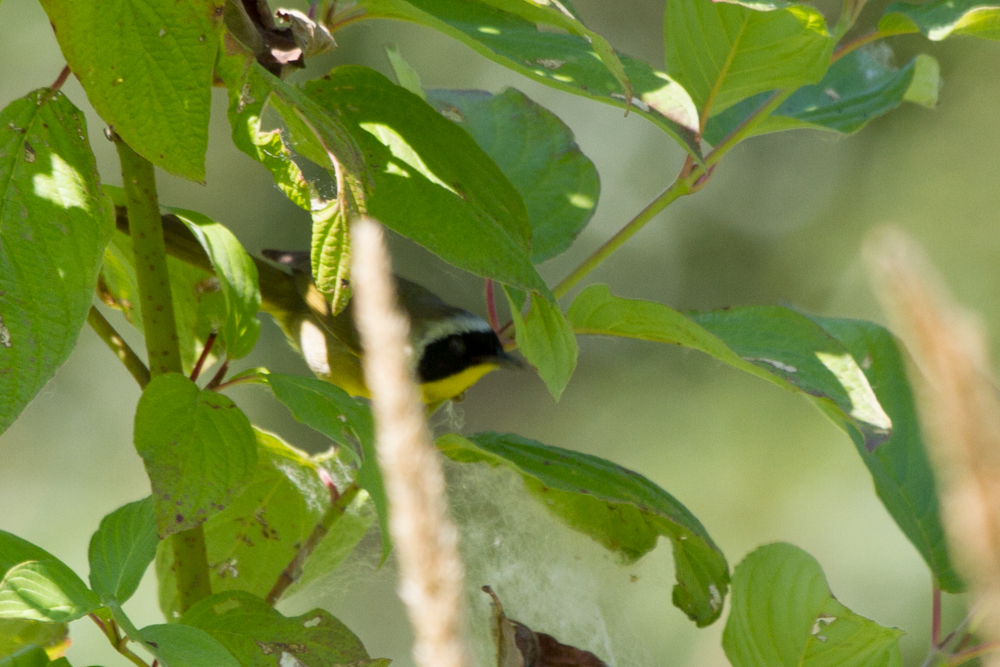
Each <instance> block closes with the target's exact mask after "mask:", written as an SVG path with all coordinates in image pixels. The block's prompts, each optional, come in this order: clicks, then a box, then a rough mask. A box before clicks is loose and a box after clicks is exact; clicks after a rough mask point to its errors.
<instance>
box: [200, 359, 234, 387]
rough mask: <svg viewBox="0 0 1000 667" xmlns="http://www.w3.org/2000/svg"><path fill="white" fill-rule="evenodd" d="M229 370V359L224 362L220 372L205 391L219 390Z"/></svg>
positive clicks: (207, 385)
mask: <svg viewBox="0 0 1000 667" xmlns="http://www.w3.org/2000/svg"><path fill="white" fill-rule="evenodd" d="M228 370H229V359H226V360H225V361H223V362H222V365H221V366H219V370H218V371H217V372H216V373H215V376H214V377H213V378H212V379H211V380H209V381H208V384H206V385H205V389H211V390H213V391H214V390H215V389H218V387H219V385H220V384H222V380H223V379H225V377H226V371H228Z"/></svg>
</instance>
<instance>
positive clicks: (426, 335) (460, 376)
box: [258, 250, 520, 406]
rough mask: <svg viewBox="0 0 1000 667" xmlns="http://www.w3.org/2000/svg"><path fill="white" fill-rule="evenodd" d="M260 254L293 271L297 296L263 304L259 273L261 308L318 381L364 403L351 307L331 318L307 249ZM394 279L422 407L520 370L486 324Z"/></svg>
mask: <svg viewBox="0 0 1000 667" xmlns="http://www.w3.org/2000/svg"><path fill="white" fill-rule="evenodd" d="M261 255H263V256H264V257H265V258H267V259H268V260H270V261H272V262H274V263H275V264H278V265H279V266H282V267H285V268H287V269H290V270H291V274H292V278H293V279H294V285H295V291H296V292H297V293H298V296H299V297H300V299H299V300H298V302H296V300H295V299H291V298H290V297H291V296H292V295H290V294H288V293H287V289H286V290H285V294H283V295H281V297H280V298H271V299H268V298H267V296H268V295H267V293H266V292H267V291H268V290H267V289H266V288H265V283H266V282H267V281H266V276H264V275H261V293H262V296H264V297H265V298H264V303H263V305H262V308H263V309H264V310H265V311H268V312H269V313H270V314H271V315H272V316H273V317H274V318H275V320H276V321H277V323H278V325H279V326H280V327H281V328H282V330H283V331H284V332H285V335H286V336H287V337H288V340H289V342H290V344H291V345H292V346H293V347H294V348H296V349H297V350H298V351H299V352H300V353H301V354H302V356H303V358H304V359H305V361H306V363H307V364H308V366H309V368H310V370H311V371H312V372H313V373H314V374H315V375H316V376H317V377H319V378H321V379H323V380H326V381H328V382H330V383H332V384H334V385H337V386H338V387H340V388H341V389H343V390H344V391H346V392H347V393H348V394H350V395H351V396H360V397H362V398H369V391H368V387H367V386H366V385H365V381H364V373H363V372H362V367H361V354H362V352H361V342H360V340H359V338H358V331H357V328H356V327H355V325H354V315H353V312H354V311H353V306H352V304H351V303H348V305H347V307H346V308H345V309H344V310H342V311H341V312H340V313H338V314H336V315H335V314H333V310H332V308H331V306H330V302H329V301H328V300H327V298H326V296H325V295H324V294H323V293H322V292H321V291H320V290H319V288H317V287H316V284H315V282H314V281H313V278H312V266H311V262H310V255H309V252H307V251H287V250H263V251H261ZM258 268H260V265H259V264H258ZM286 275H287V274H286ZM395 279H396V288H397V289H396V292H397V297H398V299H399V302H400V305H401V306H402V308H403V310H404V311H405V312H406V314H407V316H408V318H409V320H410V342H411V346H412V358H413V360H414V371H415V375H416V378H417V381H418V382H419V383H420V389H421V392H422V394H423V400H424V403H426V404H428V405H431V406H436V405H439V404H440V403H442V402H444V401H446V400H450V399H456V400H458V399H460V398H461V397H462V396H463V395H464V393H465V391H466V390H467V389H468V388H469V387H471V386H472V385H474V384H475V383H476V382H478V381H479V380H480V379H482V377H483V376H485V375H486V374H487V373H489V372H491V371H493V370H496V369H498V368H501V367H520V363H519V362H518V360H516V359H515V358H514V357H512V356H511V355H509V354H508V353H507V352H506V351H505V350H504V348H503V344H502V343H501V341H500V337H499V336H498V335H497V333H496V332H495V331H494V330H493V328H492V327H491V326H490V325H489V323H488V322H486V320H484V319H483V318H481V317H479V316H478V315H475V314H473V313H470V312H469V311H467V310H463V309H462V308H458V307H457V306H452V305H450V304H448V303H446V302H445V301H444V300H442V299H441V298H440V297H439V296H437V295H436V294H434V293H433V292H431V291H430V290H428V289H426V288H424V287H422V286H421V285H418V284H417V283H414V282H411V281H409V280H406V279H405V278H401V277H399V276H395ZM286 282H287V279H286ZM273 296H275V295H273Z"/></svg>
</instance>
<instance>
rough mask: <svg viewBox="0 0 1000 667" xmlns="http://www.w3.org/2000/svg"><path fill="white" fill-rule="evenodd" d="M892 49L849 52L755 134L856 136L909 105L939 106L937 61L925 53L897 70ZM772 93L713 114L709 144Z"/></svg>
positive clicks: (733, 127)
mask: <svg viewBox="0 0 1000 667" xmlns="http://www.w3.org/2000/svg"><path fill="white" fill-rule="evenodd" d="M880 46H884V45H880ZM887 48H888V47H886V48H885V49H882V48H871V49H858V50H857V51H852V52H851V53H849V54H847V55H846V56H844V57H843V58H841V59H840V60H838V61H837V62H835V63H834V64H833V65H832V66H831V67H830V69H829V71H827V73H826V76H824V77H823V80H822V81H820V82H819V83H817V84H815V85H812V86H803V87H802V88H800V89H799V90H797V91H795V93H794V94H793V95H792V96H791V97H789V98H788V99H787V100H785V102H784V103H783V104H781V106H779V107H778V108H777V109H776V110H775V111H774V112H772V113H771V115H770V116H768V117H767V118H766V119H764V120H763V121H762V122H761V123H759V124H758V125H757V126H756V127H755V128H754V130H753V133H752V135H751V136H753V135H759V134H766V133H768V132H779V131H781V130H790V129H795V128H800V127H810V128H815V129H818V130H830V131H833V132H839V133H841V134H853V133H854V132H857V131H858V130H860V129H861V128H862V127H864V126H865V125H867V124H868V122H869V121H871V120H873V119H875V118H878V117H879V116H881V115H883V114H886V113H888V112H889V111H892V110H893V109H895V108H896V107H898V106H899V105H900V104H902V103H903V102H904V101H908V102H914V103H915V104H920V105H922V106H926V107H931V108H933V107H934V106H936V105H937V93H938V89H939V88H940V84H941V77H940V68H939V67H938V64H937V61H936V60H934V58H933V57H932V56H928V55H925V54H921V55H919V56H916V57H914V58H913V59H912V60H910V62H908V63H907V64H906V65H905V66H904V67H902V68H900V69H895V68H893V67H891V66H890V65H889V64H888V57H889V56H891V51H887ZM770 95H771V93H762V94H761V95H756V96H754V97H751V98H748V99H746V100H743V101H742V102H739V103H738V104H735V105H733V106H731V107H730V108H728V109H726V110H725V111H723V112H722V113H720V114H719V115H717V116H713V117H712V118H711V119H709V121H708V124H707V125H706V126H705V140H706V141H707V142H709V143H710V144H712V145H717V144H718V143H719V142H721V141H722V140H723V139H724V138H725V137H726V135H728V134H729V133H730V132H732V131H733V130H734V129H736V128H737V127H739V125H741V124H742V123H743V121H744V120H746V119H747V118H749V117H750V115H751V114H753V113H754V112H755V111H756V110H757V109H758V108H759V107H760V106H761V105H762V104H763V103H764V102H766V101H767V98H768V97H770Z"/></svg>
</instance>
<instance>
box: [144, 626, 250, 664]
mask: <svg viewBox="0 0 1000 667" xmlns="http://www.w3.org/2000/svg"><path fill="white" fill-rule="evenodd" d="M139 632H140V633H141V634H142V638H143V639H145V640H146V642H148V643H149V644H150V645H151V646H152V648H153V654H154V655H156V657H157V658H158V659H159V661H160V662H161V663H162V664H163V665H164V667H240V663H239V661H238V660H236V658H234V657H233V655H232V654H231V653H230V652H229V651H227V650H226V647H225V646H223V645H222V644H220V643H219V641H218V640H217V639H215V638H214V637H212V636H211V635H210V634H208V633H207V632H204V631H203V630H199V629H198V628H194V627H191V626H190V625H181V624H179V623H172V624H170V625H166V624H163V625H147V626H146V627H144V628H143V629H142V630H140V631H139Z"/></svg>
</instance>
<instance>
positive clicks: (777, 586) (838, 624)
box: [722, 543, 903, 667]
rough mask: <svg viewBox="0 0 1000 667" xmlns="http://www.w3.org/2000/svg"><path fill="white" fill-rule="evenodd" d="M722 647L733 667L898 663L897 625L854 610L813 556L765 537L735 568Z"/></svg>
mask: <svg viewBox="0 0 1000 667" xmlns="http://www.w3.org/2000/svg"><path fill="white" fill-rule="evenodd" d="M730 599H731V602H730V604H731V607H732V609H731V610H730V612H729V619H728V620H727V621H726V628H725V631H724V632H723V635H722V647H723V648H724V649H725V651H726V657H727V658H729V661H730V662H731V663H732V664H733V667H899V666H900V665H902V658H901V656H900V652H899V638H900V636H902V635H903V632H902V631H900V630H896V629H895V628H885V627H882V626H881V625H879V624H878V623H876V622H874V621H870V620H868V619H867V618H864V617H862V616H858V615H857V614H855V613H854V612H853V611H851V610H850V609H848V608H847V607H845V606H844V605H843V604H841V603H840V602H838V601H837V598H835V597H834V596H833V593H831V592H830V588H829V586H828V585H827V583H826V577H824V576H823V570H822V568H820V566H819V563H817V562H816V559H815V558H813V557H812V556H810V555H809V554H807V553H806V552H805V551H802V550H801V549H799V548H798V547H795V546H792V545H791V544H782V543H778V544H768V545H766V546H763V547H760V548H758V549H756V550H755V551H753V552H752V553H751V554H750V555H748V556H747V557H746V558H744V559H743V562H741V563H740V564H739V565H737V566H736V570H735V571H734V572H733V592H732V597H731V598H730Z"/></svg>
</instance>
